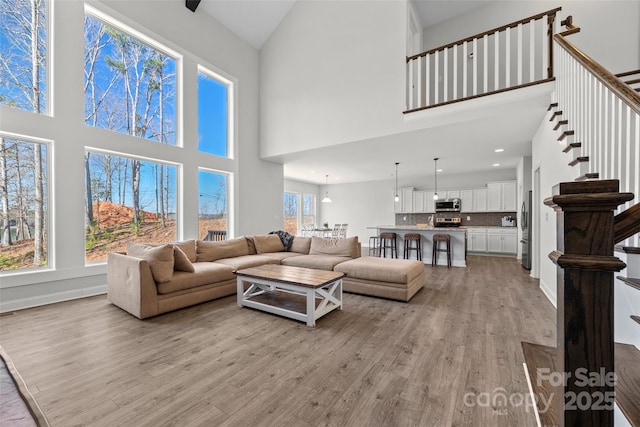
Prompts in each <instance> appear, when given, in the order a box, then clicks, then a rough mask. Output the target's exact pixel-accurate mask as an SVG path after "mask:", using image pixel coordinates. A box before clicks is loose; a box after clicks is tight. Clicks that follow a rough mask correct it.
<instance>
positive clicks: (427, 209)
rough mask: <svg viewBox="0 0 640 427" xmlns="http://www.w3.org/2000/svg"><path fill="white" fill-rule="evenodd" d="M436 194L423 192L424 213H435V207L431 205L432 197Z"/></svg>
mask: <svg viewBox="0 0 640 427" xmlns="http://www.w3.org/2000/svg"><path fill="white" fill-rule="evenodd" d="M435 194H436V192H435V191H425V192H424V209H425V210H424V212H426V213H433V212H435V211H436V208H435V205H434V204H433V202H434V201H433V196H434V195H435Z"/></svg>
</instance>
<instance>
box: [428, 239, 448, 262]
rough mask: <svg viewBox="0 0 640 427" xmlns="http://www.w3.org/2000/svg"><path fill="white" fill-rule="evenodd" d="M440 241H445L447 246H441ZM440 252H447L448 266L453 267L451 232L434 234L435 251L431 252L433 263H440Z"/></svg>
mask: <svg viewBox="0 0 640 427" xmlns="http://www.w3.org/2000/svg"><path fill="white" fill-rule="evenodd" d="M440 242H445V244H446V245H445V247H444V248H440V247H439V244H440ZM438 252H446V253H447V267H451V235H450V234H434V235H433V251H432V253H431V265H437V264H438Z"/></svg>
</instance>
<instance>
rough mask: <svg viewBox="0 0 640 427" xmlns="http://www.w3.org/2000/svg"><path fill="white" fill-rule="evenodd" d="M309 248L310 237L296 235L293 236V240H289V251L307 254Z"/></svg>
mask: <svg viewBox="0 0 640 427" xmlns="http://www.w3.org/2000/svg"><path fill="white" fill-rule="evenodd" d="M310 248H311V237H300V236H296V237H294V238H293V242H291V249H289V250H290V251H291V252H297V253H299V254H305V255H307V254H308V253H309V249H310Z"/></svg>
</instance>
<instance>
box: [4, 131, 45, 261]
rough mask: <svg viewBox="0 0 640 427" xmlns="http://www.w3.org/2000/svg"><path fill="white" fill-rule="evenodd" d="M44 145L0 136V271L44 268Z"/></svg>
mask: <svg viewBox="0 0 640 427" xmlns="http://www.w3.org/2000/svg"><path fill="white" fill-rule="evenodd" d="M48 171H49V168H48V161H47V145H46V144H42V143H38V142H30V141H23V140H17V139H11V138H9V137H5V136H3V135H2V134H0V199H1V200H0V204H1V211H0V224H2V233H0V270H15V269H21V268H30V267H42V266H46V265H47V246H48V245H47V236H48V221H47V200H48V197H47V195H48V176H49V173H48Z"/></svg>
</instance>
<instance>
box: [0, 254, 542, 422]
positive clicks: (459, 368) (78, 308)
mask: <svg viewBox="0 0 640 427" xmlns="http://www.w3.org/2000/svg"><path fill="white" fill-rule="evenodd" d="M425 268H426V272H427V277H428V280H427V284H426V286H425V288H424V289H423V290H421V291H420V292H418V294H416V296H415V297H414V298H413V299H412V300H411V301H410V302H409V303H402V302H397V301H390V300H384V299H379V298H373V297H366V296H360V295H354V294H344V310H343V311H335V312H332V313H330V314H328V315H327V316H325V317H323V318H321V319H320V320H319V321H318V323H317V326H316V328H309V327H307V326H306V325H305V324H303V323H301V322H297V321H294V320H290V319H286V318H282V317H278V316H275V315H271V314H268V313H264V312H260V311H256V310H252V309H249V308H238V307H237V306H236V304H235V297H227V298H223V299H220V300H217V301H212V302H209V303H205V304H200V305H197V306H194V307H191V308H187V309H183V310H179V311H176V312H173V313H169V314H165V315H161V316H158V317H156V318H152V319H149V320H145V321H140V320H138V319H136V318H134V317H133V316H131V315H129V314H127V313H125V312H124V311H122V310H120V309H118V308H117V307H114V306H112V305H111V304H109V303H108V302H107V299H106V297H105V296H98V297H92V298H86V299H82V300H76V301H69V302H64V303H59V304H53V305H49V306H44V307H39V308H34V309H28V310H22V311H18V312H15V313H14V314H10V315H5V316H2V317H0V341H1V344H2V346H3V347H4V349H5V350H6V352H7V353H8V354H9V355H10V356H11V357H12V359H13V361H14V363H15V365H16V367H17V369H18V370H19V372H20V373H21V375H22V377H23V378H24V380H25V382H26V383H27V385H28V386H29V389H30V390H31V392H32V393H33V394H34V396H35V398H36V399H37V400H38V403H39V404H40V406H41V408H42V409H43V411H44V412H45V414H46V416H47V418H48V419H49V421H50V422H51V423H52V425H54V426H71V425H74V426H75V425H90V426H117V425H123V426H160V425H162V426H171V425H176V426H198V425H202V426H249V425H251V426H253V425H265V426H267V425H268V426H438V427H442V426H505V427H507V426H509V427H511V426H533V425H535V416H534V414H533V412H532V410H530V409H529V410H527V407H526V406H525V405H524V404H522V405H517V404H516V405H509V406H507V407H504V406H497V405H496V404H494V405H491V401H490V399H488V400H489V402H487V397H493V396H495V395H496V394H499V393H503V394H504V393H506V394H507V396H509V395H516V394H518V393H519V394H521V395H525V394H526V393H528V388H527V383H526V378H525V375H524V371H523V366H522V363H523V362H524V358H523V354H522V349H521V344H520V343H521V341H528V342H535V343H540V344H543V345H555V309H554V308H553V306H552V305H551V303H549V302H548V300H547V299H546V298H545V297H544V295H543V294H542V292H541V291H540V289H539V288H538V283H537V281H535V280H533V279H531V278H529V276H528V272H527V271H526V270H524V269H522V267H521V266H520V265H519V264H518V263H517V262H516V260H515V259H513V258H500V257H480V256H470V257H469V258H468V267H467V268H450V269H448V268H446V267H436V268H432V267H431V266H427V267H425ZM516 403H517V401H516Z"/></svg>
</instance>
